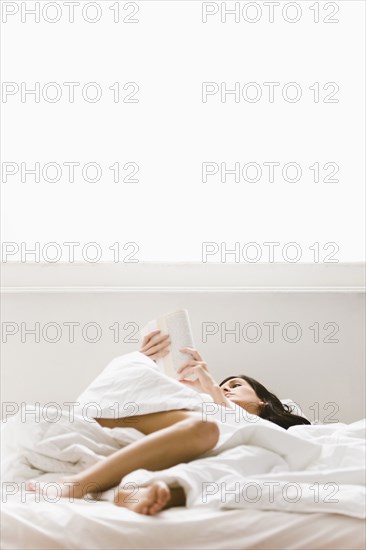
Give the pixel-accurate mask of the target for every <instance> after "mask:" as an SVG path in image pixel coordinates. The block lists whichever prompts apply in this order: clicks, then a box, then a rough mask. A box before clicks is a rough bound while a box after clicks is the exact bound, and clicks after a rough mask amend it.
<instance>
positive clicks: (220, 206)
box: [2, 0, 365, 262]
mask: <svg viewBox="0 0 366 550" xmlns="http://www.w3.org/2000/svg"><path fill="white" fill-rule="evenodd" d="M45 3H46V2H42V1H41V2H40V5H41V7H42V6H43V5H44V4H45ZM87 3H88V2H84V1H83V0H80V6H79V7H76V8H75V22H74V23H69V22H68V17H69V12H68V10H67V9H66V7H65V6H64V3H63V2H58V3H57V4H58V5H59V9H60V10H61V13H62V17H61V19H60V21H59V22H57V23H53V24H52V23H48V22H47V21H45V20H44V18H43V17H42V14H41V20H40V22H39V23H35V22H34V16H32V15H29V16H27V18H26V22H24V23H22V22H21V7H22V6H21V4H23V5H25V6H26V7H27V9H30V8H34V5H35V2H13V3H10V4H14V5H17V6H18V7H19V12H18V13H17V14H15V15H13V16H9V17H8V21H7V22H6V23H3V24H2V31H3V32H2V66H3V68H2V80H3V82H16V83H17V84H18V85H19V86H20V83H21V82H26V83H27V86H28V87H29V88H32V87H34V83H35V82H39V83H40V86H41V88H42V87H43V85H44V84H46V83H47V82H57V83H59V84H60V86H61V87H62V89H63V96H62V98H61V100H60V101H59V102H57V103H49V102H46V101H45V100H43V99H42V98H41V101H40V102H39V103H36V102H35V101H34V96H28V97H27V100H26V102H25V103H22V102H21V99H20V93H17V94H16V95H14V96H9V97H8V98H7V101H6V102H4V96H3V100H2V101H3V103H2V113H3V139H5V143H4V144H3V152H2V161H3V162H15V163H17V164H19V165H20V163H21V162H25V163H27V165H29V166H33V165H34V163H35V162H39V163H41V165H44V164H46V163H48V162H57V163H59V164H60V165H62V163H63V162H66V161H74V162H79V163H81V165H83V164H85V163H88V162H96V163H98V164H99V165H100V166H101V167H102V169H103V177H102V178H101V180H100V181H99V182H96V183H88V182H86V181H83V180H82V179H81V178H80V177H77V178H76V181H75V182H74V183H70V182H68V181H67V172H66V170H65V173H64V174H63V178H62V179H61V180H60V181H59V182H56V183H49V182H45V181H42V179H41V182H40V183H35V182H34V178H33V176H28V177H27V180H26V182H23V183H22V182H21V181H20V176H19V174H17V175H16V176H12V177H9V178H8V181H7V182H6V183H3V186H2V198H3V201H2V203H3V221H2V240H3V241H5V242H14V243H17V245H19V246H20V243H21V242H25V243H26V246H27V247H28V246H29V248H34V243H35V242H39V243H40V245H41V247H42V245H43V244H45V243H48V242H56V243H58V244H59V246H61V247H62V246H63V245H62V243H63V242H67V241H71V242H79V243H81V246H82V245H83V244H85V243H88V242H91V241H95V242H96V243H99V245H100V247H101V249H102V251H103V254H102V257H101V261H113V254H112V252H111V250H109V249H108V247H109V246H111V245H112V244H113V243H115V242H119V243H121V246H123V244H124V243H126V242H131V241H133V242H136V243H137V244H138V246H139V252H138V254H137V255H136V256H135V257H137V258H138V260H139V261H201V243H202V242H203V241H206V242H217V243H219V244H220V243H222V242H226V243H227V246H228V248H233V246H234V243H235V242H239V243H240V246H242V245H245V243H248V242H256V243H258V244H259V245H261V246H262V244H263V243H264V242H268V241H270V242H278V243H280V245H281V246H280V247H279V248H278V250H279V251H280V250H281V249H282V246H283V245H285V244H286V243H288V242H297V243H298V245H299V246H300V247H301V251H302V255H301V258H300V261H309V262H312V261H314V254H313V252H312V251H311V250H309V247H310V246H311V245H312V244H313V243H314V242H318V243H319V246H320V251H321V254H320V261H323V259H324V255H325V252H324V251H323V252H322V247H323V246H324V245H325V244H326V243H328V242H334V243H337V245H338V246H339V251H338V252H337V254H336V255H335V256H334V257H335V258H336V259H338V260H339V261H340V262H348V261H364V236H363V233H364V164H363V163H364V161H363V154H364V147H365V143H364V99H363V97H364V63H365V60H364V3H363V2H362V1H353V0H351V1H340V0H338V1H337V2H331V3H330V4H331V7H330V8H329V7H328V8H327V9H326V8H325V5H326V4H327V3H326V2H319V3H316V2H308V1H298V2H297V3H296V4H297V5H298V6H300V8H301V12H302V16H301V19H300V20H299V21H298V22H297V23H289V22H286V21H285V20H284V18H283V16H282V8H283V6H284V5H285V4H288V2H280V7H277V8H276V11H275V20H274V22H273V23H270V22H269V12H268V8H267V7H266V6H265V5H264V3H263V2H256V3H255V4H256V5H257V6H259V7H260V9H261V10H262V17H261V18H260V20H259V21H258V22H257V23H248V22H246V21H245V20H243V18H242V17H241V20H240V22H239V23H236V22H235V20H234V16H228V19H227V22H226V23H222V22H221V21H220V13H218V14H217V15H214V16H211V17H208V21H207V23H203V22H202V9H203V8H202V3H201V2H196V1H184V2H183V1H182V2H177V1H170V2H164V1H161V2H156V1H154V0H153V1H138V2H135V4H137V6H138V13H137V14H136V15H135V16H134V17H135V19H138V21H139V22H138V23H124V22H122V21H120V22H119V23H114V22H113V12H112V11H111V10H110V9H109V8H110V7H111V6H112V5H113V4H115V2H110V1H100V2H98V4H99V6H100V8H101V11H102V17H101V19H100V21H99V22H97V23H94V24H92V23H88V22H87V21H85V20H84V19H83V17H82V14H81V8H82V7H83V6H84V5H85V4H87ZM6 4H9V2H2V5H3V6H2V7H3V10H4V8H5V5H6ZM53 4H55V3H53ZM126 4H127V3H126V2H120V10H121V19H122V18H124V17H126V14H128V13H130V12H131V11H132V10H131V8H129V7H128V6H126ZM213 4H215V3H213ZM245 4H248V2H241V3H240V7H241V8H242V7H245ZM315 4H318V6H319V13H320V22H319V23H314V11H312V10H311V9H310V6H314V5H315ZM328 4H329V3H328ZM216 5H217V6H218V7H219V8H220V5H221V3H220V2H217V3H216ZM226 5H227V7H228V8H232V7H233V6H234V2H227V3H226ZM333 6H337V7H338V8H339V11H338V13H337V14H335V15H334V16H333V18H335V19H339V22H338V23H328V24H327V23H324V22H323V20H324V18H325V17H326V16H327V15H328V16H329V15H330V14H331V13H332V11H333ZM123 8H126V9H123ZM52 9H54V8H52ZM52 9H51V8H50V9H49V12H48V14H49V17H54V16H55V13H56V12H55V11H52ZM88 13H89V14H90V17H94V13H95V12H93V9H92V8H90V11H89V12H88ZM248 13H249V17H253V16H254V12H253V11H250V12H248ZM288 14H289V16H290V17H293V14H294V12H293V11H291V10H290V11H289V12H288ZM71 81H73V82H79V83H80V84H81V86H79V88H77V89H76V99H75V103H73V104H72V103H69V102H68V99H67V88H66V87H65V86H63V82H71ZM87 82H98V83H99V85H100V86H101V88H102V90H103V96H102V98H101V100H100V101H99V102H97V103H88V102H87V101H85V100H83V99H82V97H81V94H80V88H81V87H82V86H83V85H84V84H85V83H87ZM114 82H120V83H121V86H123V84H124V83H126V82H136V83H138V85H139V88H140V89H139V92H138V94H137V96H136V97H138V99H139V102H138V103H123V102H120V103H114V102H113V100H112V92H111V91H110V90H108V87H109V86H111V85H112V84H113V83H114ZM202 82H217V83H218V84H219V85H220V83H221V82H226V83H227V86H228V88H231V87H233V86H234V83H235V82H240V83H241V85H243V84H245V83H248V82H257V83H258V84H259V85H261V87H262V90H263V97H262V99H261V100H260V101H258V102H257V103H250V102H247V101H244V100H243V99H242V98H241V100H240V102H239V103H236V102H235V101H234V99H233V96H232V95H231V96H228V97H227V102H226V103H223V102H221V101H220V96H219V94H216V95H215V96H212V97H209V98H208V101H207V102H206V103H203V102H202V97H201V87H202ZM264 82H280V86H279V87H277V88H276V91H275V100H274V102H273V103H270V102H269V101H268V88H266V87H265V86H263V83H264ZM288 82H297V83H298V84H299V85H300V86H301V89H302V91H303V95H302V98H301V100H300V101H298V102H297V103H290V102H286V101H284V99H283V98H282V95H281V90H282V87H283V85H285V84H286V83H288ZM314 82H319V83H320V102H319V103H315V102H314V100H313V92H312V91H311V90H310V89H309V86H312V85H313V84H314ZM328 82H336V83H337V84H338V85H339V92H338V93H337V94H336V95H335V97H336V98H338V99H339V102H338V103H324V102H323V99H324V97H325V95H327V93H329V92H330V91H332V88H329V89H328V90H327V92H324V91H323V90H322V87H323V85H325V84H326V83H328ZM122 91H123V90H122ZM50 93H51V92H50ZM123 93H126V92H123ZM270 161H273V162H279V163H281V166H282V165H283V164H286V163H288V162H297V163H298V164H299V165H300V166H301V167H302V169H303V176H302V178H301V180H300V181H299V182H297V183H291V182H286V181H284V180H283V178H282V177H281V176H280V173H278V175H277V177H276V181H275V182H273V183H270V182H269V181H268V178H267V177H266V172H263V176H262V179H261V180H260V181H259V182H257V183H253V182H252V183H248V182H245V181H242V180H241V181H240V182H238V183H236V182H235V181H234V179H233V176H228V180H227V182H226V183H222V182H220V179H219V177H218V176H215V178H214V177H211V178H209V179H208V181H207V182H206V183H203V182H202V180H201V165H202V162H216V163H218V164H220V163H221V162H226V163H227V164H228V165H233V164H234V163H235V162H240V163H241V164H242V165H244V164H246V163H248V162H257V163H258V164H260V165H262V163H263V162H270ZM115 162H119V163H120V164H121V166H123V165H124V164H125V163H126V162H136V163H137V164H138V165H139V167H140V170H139V172H138V179H139V182H138V183H123V182H121V183H113V181H112V173H111V171H110V170H109V169H108V167H109V166H111V165H112V164H113V163H115ZM314 162H319V163H320V165H321V166H323V165H324V164H325V163H327V162H334V163H336V164H338V165H339V167H340V169H339V172H338V174H337V176H336V177H338V179H339V182H338V183H325V182H323V181H320V182H318V183H315V182H314V180H313V172H311V171H310V170H309V168H308V167H309V166H311V165H313V164H314ZM77 173H78V174H80V172H77ZM322 177H324V174H323V176H322ZM81 246H80V247H78V249H77V252H76V256H75V259H77V260H83V259H85V258H83V256H82V255H81ZM331 251H332V250H331V249H329V250H328V252H331ZM64 252H65V253H64ZM50 254H51V252H50ZM7 259H8V260H13V261H20V259H21V257H20V254H14V255H13V256H12V257H9V258H7ZM26 259H27V261H34V259H35V258H34V256H29V257H27V258H26ZM40 260H41V261H45V258H43V257H42V254H41V257H40ZM67 260H68V255H67V253H66V249H64V248H63V256H62V261H67ZM212 260H213V261H220V255H216V256H212ZM225 260H226V261H234V256H230V257H227V258H225ZM283 260H284V258H283V256H282V255H281V254H280V252H279V254H278V255H276V257H275V261H283ZM240 261H245V260H244V259H243V258H241V259H240ZM260 261H268V254H266V253H265V252H264V253H263V256H262V257H261V258H260Z"/></svg>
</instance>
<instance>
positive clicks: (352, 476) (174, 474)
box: [2, 352, 366, 518]
mask: <svg viewBox="0 0 366 550" xmlns="http://www.w3.org/2000/svg"><path fill="white" fill-rule="evenodd" d="M77 402H78V403H79V405H78V406H77V408H75V410H74V413H73V414H70V410H69V411H62V413H60V411H58V410H56V409H55V410H54V411H52V410H51V409H50V408H49V407H48V408H47V414H45V415H44V418H42V416H41V421H40V422H37V421H36V418H35V417H34V415H32V416H29V415H25V414H24V410H23V411H22V410H21V411H20V412H19V413H18V414H17V415H16V416H14V417H12V418H11V419H10V420H8V422H7V423H6V424H5V425H4V426H3V429H2V445H3V448H2V455H3V460H2V481H3V483H2V490H3V497H2V498H3V502H6V497H7V495H14V494H15V493H16V492H17V491H19V490H20V489H21V484H22V482H23V481H25V480H27V479H29V478H31V477H32V478H37V477H42V476H44V474H53V477H54V479H55V480H56V479H57V477H58V475H60V474H64V473H76V472H78V471H80V470H82V469H84V468H86V467H87V466H89V465H92V464H95V463H96V462H98V461H100V460H103V459H104V458H105V457H106V456H108V455H110V454H111V453H113V452H114V451H116V450H118V449H120V448H121V447H123V446H125V445H128V444H129V443H131V442H133V441H136V440H138V439H140V438H142V437H144V435H143V434H141V433H140V432H139V431H137V430H135V429H133V428H113V429H109V428H102V427H101V426H100V425H99V424H98V423H97V422H96V421H95V420H94V419H93V418H92V417H93V415H94V416H100V417H107V418H113V417H114V416H115V415H116V414H117V411H118V414H117V416H119V417H122V416H131V415H135V414H147V413H150V412H158V411H162V410H172V409H182V408H185V409H191V410H196V411H201V413H202V415H203V417H206V418H210V419H214V420H215V421H216V422H217V423H218V425H219V428H220V438H219V441H218V443H217V445H216V446H215V448H214V449H213V450H212V451H210V452H208V453H205V454H204V455H202V456H201V457H200V458H199V459H197V460H195V461H192V462H190V463H188V464H184V463H183V464H178V465H177V466H174V467H172V468H168V469H166V470H163V471H160V472H150V471H148V470H142V469H140V470H137V471H135V472H132V473H130V474H129V475H128V476H126V477H125V478H124V479H123V480H121V483H126V482H131V481H133V482H136V483H138V484H141V485H146V484H148V483H149V482H151V481H152V480H153V479H164V480H166V481H167V482H168V483H169V484H170V485H172V486H174V485H175V484H177V483H178V484H180V485H181V486H183V487H184V489H185V491H186V495H187V506H188V507H193V506H200V507H202V506H208V507H215V508H251V509H262V510H277V511H294V512H329V513H339V514H345V515H348V516H353V517H357V518H364V517H365V515H366V514H365V470H364V468H365V421H364V420H360V421H359V422H355V423H353V424H350V425H345V424H340V423H337V424H331V425H317V426H315V425H313V426H308V425H303V426H295V427H292V428H290V429H289V430H287V431H286V430H284V429H282V428H280V427H279V426H277V425H275V424H273V423H271V422H269V421H267V420H263V419H260V418H258V417H256V416H253V415H249V414H248V413H245V411H243V409H240V407H236V408H235V410H230V409H227V408H225V407H221V406H217V405H215V404H214V403H213V402H212V399H211V397H210V396H208V395H206V394H199V393H197V392H196V391H194V390H192V389H190V388H187V387H185V386H183V385H182V384H181V383H179V382H178V381H175V380H172V379H170V378H168V377H167V376H165V375H163V374H161V373H160V372H159V371H158V370H157V368H156V365H155V363H154V362H153V361H151V360H150V359H148V358H147V357H146V356H145V355H143V354H141V353H139V352H134V353H131V354H128V355H125V356H121V357H117V358H116V359H114V360H113V361H112V362H111V363H110V364H109V365H108V366H107V367H106V369H104V371H103V372H102V373H101V375H100V376H98V377H97V378H96V380H94V382H93V383H92V384H91V385H90V386H89V387H88V388H87V389H86V391H85V392H83V394H81V395H80V396H79V397H78V398H77ZM91 403H94V405H90V404H91ZM244 413H245V414H244ZM87 415H88V416H87ZM51 477H52V476H51ZM23 488H24V486H23ZM104 498H105V499H109V498H110V492H106V493H105V495H104Z"/></svg>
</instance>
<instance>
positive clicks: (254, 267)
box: [1, 262, 365, 293]
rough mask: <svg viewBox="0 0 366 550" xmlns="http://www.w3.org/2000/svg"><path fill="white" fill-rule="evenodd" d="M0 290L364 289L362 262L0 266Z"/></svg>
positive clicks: (12, 291)
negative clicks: (0, 284)
mask: <svg viewBox="0 0 366 550" xmlns="http://www.w3.org/2000/svg"><path fill="white" fill-rule="evenodd" d="M1 283H2V286H1V292H2V293H49V292H51V293H70V292H72V293H74V292H81V293H110V292H117V293H120V292H364V291H365V264H364V263H361V262H360V263H328V264H306V263H298V264H291V263H285V262H283V263H257V264H234V263H229V264H222V263H213V262H212V263H200V262H176V263H158V262H139V263H129V264H116V263H107V262H103V263H97V264H91V263H78V262H75V263H61V262H60V263H56V264H47V263H33V264H32V263H21V262H9V263H3V264H2V265H1Z"/></svg>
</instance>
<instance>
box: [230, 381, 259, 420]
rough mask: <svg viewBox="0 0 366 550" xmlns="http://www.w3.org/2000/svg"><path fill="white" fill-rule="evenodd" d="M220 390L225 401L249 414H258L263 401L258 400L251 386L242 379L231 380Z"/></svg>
mask: <svg viewBox="0 0 366 550" xmlns="http://www.w3.org/2000/svg"><path fill="white" fill-rule="evenodd" d="M221 388H222V389H223V390H224V394H225V397H227V399H230V401H233V403H236V404H237V405H239V407H242V408H243V409H245V410H246V411H248V412H249V413H251V414H259V411H260V405H264V401H262V400H261V399H259V397H258V395H257V394H256V393H255V391H254V390H253V388H252V386H251V385H250V384H248V382H246V380H243V379H242V378H231V379H230V380H228V381H227V382H225V384H223V385H222V386H221Z"/></svg>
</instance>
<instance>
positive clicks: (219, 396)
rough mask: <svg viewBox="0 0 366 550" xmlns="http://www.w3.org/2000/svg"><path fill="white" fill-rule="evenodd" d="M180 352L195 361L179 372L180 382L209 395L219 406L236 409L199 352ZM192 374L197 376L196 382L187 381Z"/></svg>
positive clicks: (192, 350)
mask: <svg viewBox="0 0 366 550" xmlns="http://www.w3.org/2000/svg"><path fill="white" fill-rule="evenodd" d="M180 351H182V352H184V353H189V354H190V355H192V358H193V359H191V360H190V361H188V362H187V363H185V364H184V365H182V366H181V367H180V368H179V369H178V370H177V373H178V374H179V381H180V382H182V383H183V384H185V385H187V386H189V387H191V388H194V389H196V390H198V391H201V392H204V393H208V394H209V395H211V397H212V399H213V400H214V403H216V404H217V405H224V407H229V408H230V409H234V408H235V407H234V404H233V402H232V401H230V400H229V399H228V398H227V397H225V394H224V391H223V390H222V388H220V386H219V385H218V383H217V382H216V381H215V380H214V378H213V377H212V375H211V373H210V372H209V370H208V366H207V363H205V361H203V360H202V357H201V356H200V354H199V353H198V351H197V350H195V349H192V348H182V349H181V350H180ZM191 374H193V375H196V376H197V378H196V380H187V379H185V377H186V376H190V375H191Z"/></svg>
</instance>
